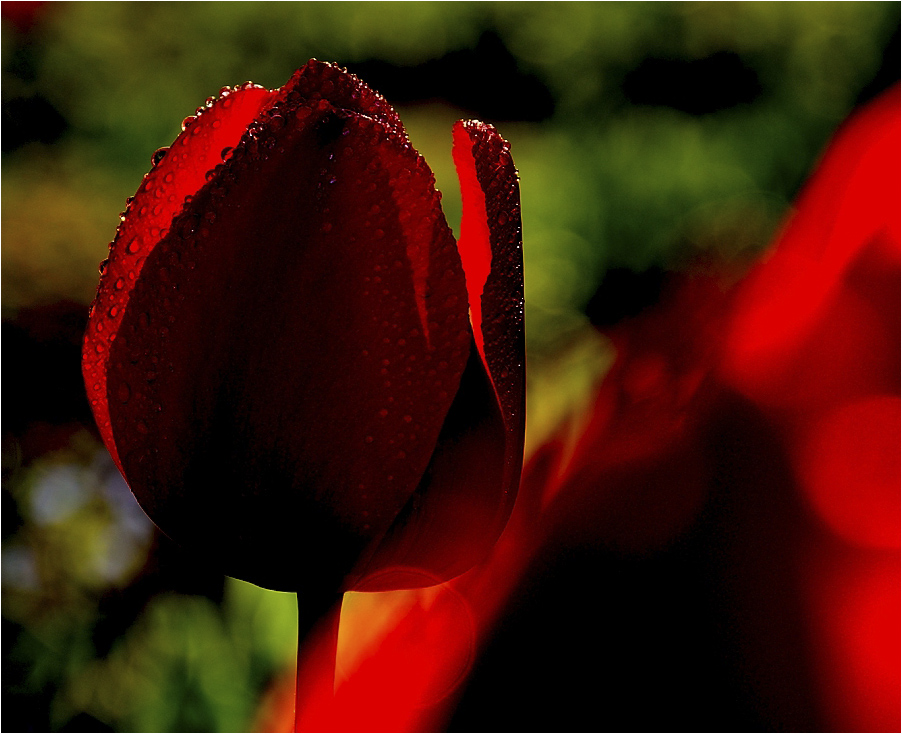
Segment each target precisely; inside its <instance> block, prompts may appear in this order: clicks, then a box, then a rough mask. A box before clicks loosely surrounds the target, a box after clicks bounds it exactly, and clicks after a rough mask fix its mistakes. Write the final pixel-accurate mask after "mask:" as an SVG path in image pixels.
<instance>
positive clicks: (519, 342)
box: [352, 122, 526, 591]
mask: <svg viewBox="0 0 902 734" xmlns="http://www.w3.org/2000/svg"><path fill="white" fill-rule="evenodd" d="M454 160H455V164H456V166H457V170H458V175H459V177H460V181H461V191H462V195H463V220H462V222H461V237H460V241H459V243H458V249H459V251H460V256H461V260H462V263H463V268H464V272H465V273H466V277H467V291H468V299H469V303H470V319H471V323H472V327H473V344H472V349H471V355H470V360H469V362H468V364H467V368H466V371H465V372H464V376H463V378H462V379H461V385H460V391H459V393H458V395H457V397H456V399H455V402H454V405H453V406H452V407H451V410H450V412H449V414H448V417H447V419H446V421H445V425H444V426H443V427H442V433H441V435H440V436H439V440H438V444H437V446H436V450H435V453H434V455H433V458H432V461H431V463H430V466H429V468H428V469H427V471H426V474H425V475H424V477H423V481H422V482H421V483H420V486H419V487H418V488H417V492H416V493H415V494H414V496H413V497H411V500H410V502H409V503H408V505H407V507H405V509H404V511H403V512H402V513H401V514H400V515H399V516H398V519H397V520H396V522H395V524H394V525H393V526H392V529H391V530H390V531H389V533H388V534H387V535H386V537H385V538H383V540H382V542H381V544H380V546H379V547H378V549H377V550H376V551H375V553H374V555H373V556H372V558H370V559H369V561H368V562H367V563H365V564H363V568H364V571H362V572H361V573H360V575H359V577H358V578H357V579H356V580H355V581H354V583H353V586H352V588H354V589H356V590H366V591H385V590H390V589H396V588H404V587H413V586H422V585H427V584H429V583H432V584H434V583H438V582H440V581H444V580H447V579H450V578H453V577H454V576H456V575H458V574H460V573H463V572H464V571H466V570H467V569H468V568H470V567H471V566H473V565H474V564H476V563H478V562H479V561H481V560H483V559H484V558H485V557H486V556H487V555H488V553H489V551H490V550H491V548H492V546H493V544H494V543H495V541H496V540H497V538H498V536H499V535H500V534H501V531H502V530H503V529H504V525H505V523H506V522H507V519H508V517H509V516H510V512H511V510H512V508H513V503H514V499H515V497H516V493H517V487H518V485H519V481H520V470H521V467H522V462H523V438H524V432H525V417H526V410H525V394H526V392H525V360H524V355H525V347H524V333H523V255H522V228H521V225H520V190H519V181H518V176H517V171H516V169H515V168H514V165H513V161H512V160H511V157H510V149H509V146H508V144H507V143H506V142H505V141H504V140H503V139H502V138H501V136H500V135H498V133H497V132H496V131H495V129H494V128H493V127H491V126H489V125H485V124H483V123H481V122H465V123H464V122H459V123H457V124H456V125H455V127H454Z"/></svg>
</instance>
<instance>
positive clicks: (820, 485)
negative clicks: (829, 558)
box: [799, 396, 902, 548]
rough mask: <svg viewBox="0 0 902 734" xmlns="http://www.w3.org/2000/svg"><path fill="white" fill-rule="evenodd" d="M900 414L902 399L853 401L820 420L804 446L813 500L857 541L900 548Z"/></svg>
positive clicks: (829, 520)
mask: <svg viewBox="0 0 902 734" xmlns="http://www.w3.org/2000/svg"><path fill="white" fill-rule="evenodd" d="M900 415H902V413H900V401H899V397H898V396H881V397H873V398H867V399H864V400H859V401H855V402H852V403H848V404H846V405H843V406H841V407H840V408H838V409H836V410H833V411H831V412H830V413H828V414H827V415H825V416H824V417H823V418H821V419H820V420H819V421H818V422H817V423H816V424H815V425H814V426H813V427H812V429H811V432H810V435H809V438H808V440H807V441H806V442H805V444H804V446H803V448H802V453H801V461H800V462H799V463H800V466H801V472H802V476H801V479H802V486H803V487H804V489H805V491H806V493H807V496H808V499H809V500H810V501H811V503H812V505H813V506H814V508H815V509H816V510H817V512H818V514H819V515H820V516H821V517H822V518H823V519H824V520H825V521H826V522H827V524H828V525H829V526H830V527H831V528H832V529H833V530H834V531H835V532H836V533H837V534H839V535H840V536H841V537H843V538H844V539H846V540H848V541H850V542H852V543H855V544H859V545H863V546H870V547H875V548H898V546H899V534H900V524H899V515H900V512H902V504H900V489H902V487H900V481H899V476H900V461H899V446H900V441H902V436H900V427H899V426H900V423H899V421H900Z"/></svg>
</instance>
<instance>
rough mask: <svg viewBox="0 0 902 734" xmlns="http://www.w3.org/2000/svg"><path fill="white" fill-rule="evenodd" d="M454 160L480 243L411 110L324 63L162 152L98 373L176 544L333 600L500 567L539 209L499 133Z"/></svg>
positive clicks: (146, 495) (115, 284)
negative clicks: (443, 195)
mask: <svg viewBox="0 0 902 734" xmlns="http://www.w3.org/2000/svg"><path fill="white" fill-rule="evenodd" d="M454 159H455V163H456V165H457V168H458V170H459V173H460V177H461V182H462V189H463V222H462V226H461V231H462V236H461V239H460V242H459V243H455V240H454V237H453V235H452V234H451V231H450V229H449V228H448V225H447V223H446V222H445V218H444V216H443V214H442V210H441V206H440V204H439V199H440V194H439V193H438V192H437V191H436V190H435V186H434V178H433V175H432V173H431V172H430V170H429V168H428V166H427V165H426V163H425V162H424V161H423V159H422V158H421V157H420V156H419V154H418V153H417V152H416V151H415V150H414V149H413V148H412V147H411V145H410V143H409V141H408V139H407V136H406V133H405V132H404V128H403V127H402V125H401V122H400V120H399V118H398V116H397V114H396V113H395V111H394V110H393V109H392V108H391V106H390V105H389V104H388V103H387V102H386V101H385V100H384V99H383V98H382V97H381V96H379V95H377V94H375V93H374V92H373V91H372V90H370V89H369V88H368V87H367V86H366V85H365V84H363V83H362V82H361V81H360V80H358V79H357V78H356V77H354V76H352V75H351V74H348V73H347V72H345V71H343V70H341V69H339V68H338V67H336V66H333V65H331V64H324V63H320V62H317V61H310V62H309V63H308V64H307V65H306V66H304V67H303V68H302V69H300V70H299V71H298V72H296V73H295V75H294V76H293V77H292V78H291V80H290V81H289V82H288V84H286V85H285V86H284V87H283V88H281V89H279V90H275V91H267V90H265V89H262V88H260V87H257V86H255V85H251V84H246V85H243V86H241V87H237V88H235V89H223V90H222V92H221V96H220V97H219V98H218V99H215V100H212V99H211V100H208V102H207V105H206V107H204V108H203V109H201V110H199V111H198V114H197V116H196V117H194V118H189V119H188V120H186V121H185V124H184V132H182V133H181V135H179V136H178V138H176V140H175V142H174V143H173V144H172V146H171V148H169V149H168V151H158V152H157V154H156V155H155V156H154V166H153V169H152V170H151V171H150V173H148V174H147V176H145V179H144V182H143V183H142V184H141V186H140V188H139V189H138V192H137V194H136V195H135V197H134V199H133V200H131V201H130V204H129V206H128V208H127V210H126V212H125V214H124V216H123V220H122V224H121V225H120V227H119V230H118V232H117V233H116V238H115V240H114V241H113V243H112V245H111V249H110V258H109V261H108V262H107V263H106V264H105V267H104V268H103V269H102V275H101V279H100V286H99V289H98V292H97V297H96V299H95V302H94V306H93V310H92V315H91V319H90V323H89V326H88V330H87V335H86V339H85V347H84V362H83V370H84V376H85V381H86V385H87V389H88V394H89V396H90V398H91V403H92V406H93V409H94V414H95V417H96V419H97V423H98V426H99V428H100V431H101V435H102V437H103V440H104V442H105V443H106V445H107V447H108V448H109V450H110V453H111V454H112V456H113V458H114V459H115V461H116V463H117V464H118V466H119V468H120V470H121V471H122V473H123V475H124V476H125V477H126V479H127V481H128V483H129V486H130V487H131V489H132V491H133V492H134V494H135V496H136V497H137V498H138V501H139V502H140V504H141V506H142V507H143V508H144V510H145V511H146V512H147V514H148V515H149V516H150V517H151V518H152V519H153V520H154V522H155V523H157V525H159V527H160V528H161V529H162V530H163V531H164V532H165V533H166V534H168V535H169V536H171V537H172V538H173V539H174V540H176V541H177V542H179V543H181V544H183V545H184V546H186V547H189V548H191V549H193V550H195V551H197V552H199V553H201V554H203V555H205V556H208V557H209V558H210V559H211V560H213V561H214V562H215V563H216V564H217V565H218V566H219V567H220V568H222V569H223V570H224V571H226V572H227V573H229V574H231V575H234V576H237V577H239V578H243V579H246V580H249V581H252V582H254V583H257V584H260V585H263V586H268V587H271V588H275V589H284V590H297V589H302V588H305V589H306V588H315V589H319V590H322V591H327V592H336V591H340V590H342V589H368V590H369V589H388V588H397V587H405V586H414V585H422V584H424V583H435V582H437V581H440V580H443V579H448V578H450V577H452V576H454V575H457V574H459V573H461V572H462V571H464V570H466V569H467V568H469V567H470V566H472V565H473V564H474V563H476V562H477V561H479V560H480V558H482V557H483V556H484V555H485V553H486V552H487V551H488V550H489V549H490V548H491V545H492V544H493V543H494V541H495V539H496V538H497V537H498V535H499V534H500V532H501V529H502V528H503V526H504V523H505V522H506V520H507V517H508V515H509V513H510V510H511V506H512V504H513V499H514V495H515V492H516V488H517V485H518V481H519V474H520V464H521V460H522V451H523V431H524V342H523V312H522V303H523V296H522V293H523V285H522V283H523V281H522V265H521V262H522V259H521V229H520V213H519V189H518V180H517V173H516V170H515V168H514V166H513V163H512V161H511V158H510V153H509V147H508V145H507V143H506V142H504V141H503V140H502V139H501V137H500V136H499V135H498V134H497V133H496V132H495V130H494V128H492V127H491V126H488V125H484V124H482V123H479V122H467V123H458V124H457V125H456V126H455V128H454ZM468 304H469V318H468Z"/></svg>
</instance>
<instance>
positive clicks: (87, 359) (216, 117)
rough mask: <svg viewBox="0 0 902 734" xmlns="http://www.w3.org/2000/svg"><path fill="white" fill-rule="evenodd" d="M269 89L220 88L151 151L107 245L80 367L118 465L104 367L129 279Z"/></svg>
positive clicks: (263, 101) (266, 102)
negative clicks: (150, 163) (168, 142)
mask: <svg viewBox="0 0 902 734" xmlns="http://www.w3.org/2000/svg"><path fill="white" fill-rule="evenodd" d="M275 96H276V93H275V92H269V91H267V90H266V89H263V88H262V87H257V86H254V85H250V84H247V85H243V86H241V87H238V88H236V89H233V90H228V89H225V90H223V92H222V96H221V97H220V98H219V99H217V100H215V101H213V102H212V104H211V105H210V106H209V107H207V108H206V109H203V110H200V111H199V112H198V115H197V117H196V118H194V119H193V120H186V125H185V129H184V131H183V132H182V133H181V134H180V135H179V136H178V137H177V138H176V139H175V142H173V144H172V146H171V147H170V148H169V149H168V150H166V149H161V150H159V151H157V153H156V154H155V155H154V167H153V169H152V170H151V171H150V173H148V174H147V175H146V176H145V177H144V181H143V182H142V183H141V187H140V188H139V189H138V191H137V193H136V194H135V197H134V199H133V200H132V201H131V202H130V204H129V205H128V207H127V208H126V211H125V214H124V217H123V220H122V224H121V225H120V226H119V229H118V231H117V232H116V237H115V239H114V240H113V243H112V244H111V245H110V257H109V260H108V261H107V262H106V264H105V267H104V268H103V272H102V274H101V278H100V285H99V287H98V289H97V297H96V298H95V300H94V305H93V307H92V311H91V319H90V323H89V325H88V329H87V331H86V335H85V347H84V351H83V360H82V371H83V373H84V378H85V385H86V386H87V387H88V395H89V397H90V399H91V406H92V408H93V410H94V415H95V418H96V420H97V426H98V428H99V429H100V433H101V436H102V437H103V440H104V443H105V444H106V445H107V448H108V449H109V450H110V453H111V454H112V457H113V459H114V460H115V462H116V464H117V466H119V469H120V471H121V470H122V464H121V463H120V460H119V454H118V450H117V447H116V443H115V441H114V440H113V433H112V428H111V426H110V416H109V407H108V405H107V367H108V364H109V359H110V346H111V344H112V340H113V339H114V338H115V335H116V333H117V331H118V329H119V326H120V324H121V322H122V317H123V314H124V313H125V309H126V306H127V305H128V301H129V296H130V294H131V291H132V289H133V288H134V285H135V281H136V279H137V278H138V277H139V276H140V273H141V269H142V268H143V266H144V263H145V262H146V259H147V256H148V255H149V254H150V253H151V251H152V250H153V248H154V247H155V246H156V245H157V243H158V242H159V241H160V239H161V237H162V236H163V235H162V233H164V232H165V231H166V230H168V228H169V226H170V224H171V222H172V219H173V217H175V216H176V215H177V214H178V213H179V212H180V211H181V210H182V207H183V206H184V203H185V200H186V199H187V198H188V197H190V196H192V195H193V194H195V193H196V192H197V190H198V189H200V188H201V187H202V186H203V185H204V183H205V182H206V176H207V173H208V172H209V171H211V170H212V169H213V168H215V167H216V166H217V165H218V164H220V163H222V156H223V151H225V150H226V149H230V148H233V147H234V146H236V145H237V144H238V141H239V140H241V136H242V135H243V134H244V131H245V130H246V129H247V126H248V124H250V122H251V121H253V120H254V118H255V117H257V116H258V115H259V114H260V112H261V111H262V110H263V109H265V108H266V107H267V106H268V105H269V104H271V103H272V101H273V99H274V98H275Z"/></svg>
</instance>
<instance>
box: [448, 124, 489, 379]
mask: <svg viewBox="0 0 902 734" xmlns="http://www.w3.org/2000/svg"><path fill="white" fill-rule="evenodd" d="M453 154H454V164H455V165H456V166H457V175H458V177H459V178H460V193H461V199H462V202H463V216H462V218H461V221H460V238H459V239H458V242H457V247H458V250H459V251H460V259H461V263H462V264H463V267H464V273H466V276H467V293H468V295H469V300H470V321H471V323H472V324H473V337H474V338H475V339H476V346H477V348H478V349H479V354H480V355H481V356H482V359H483V361H485V346H484V343H483V342H484V339H483V334H482V291H483V289H484V288H485V282H486V280H488V277H489V272H490V271H491V269H492V245H491V242H490V241H489V225H488V215H487V214H486V206H485V193H484V192H483V190H482V187H481V186H480V185H479V180H478V179H477V177H476V161H475V159H474V156H473V141H472V140H471V139H470V135H469V133H468V132H467V128H466V127H465V126H464V125H462V124H461V123H457V124H456V125H455V126H454V148H453Z"/></svg>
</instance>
